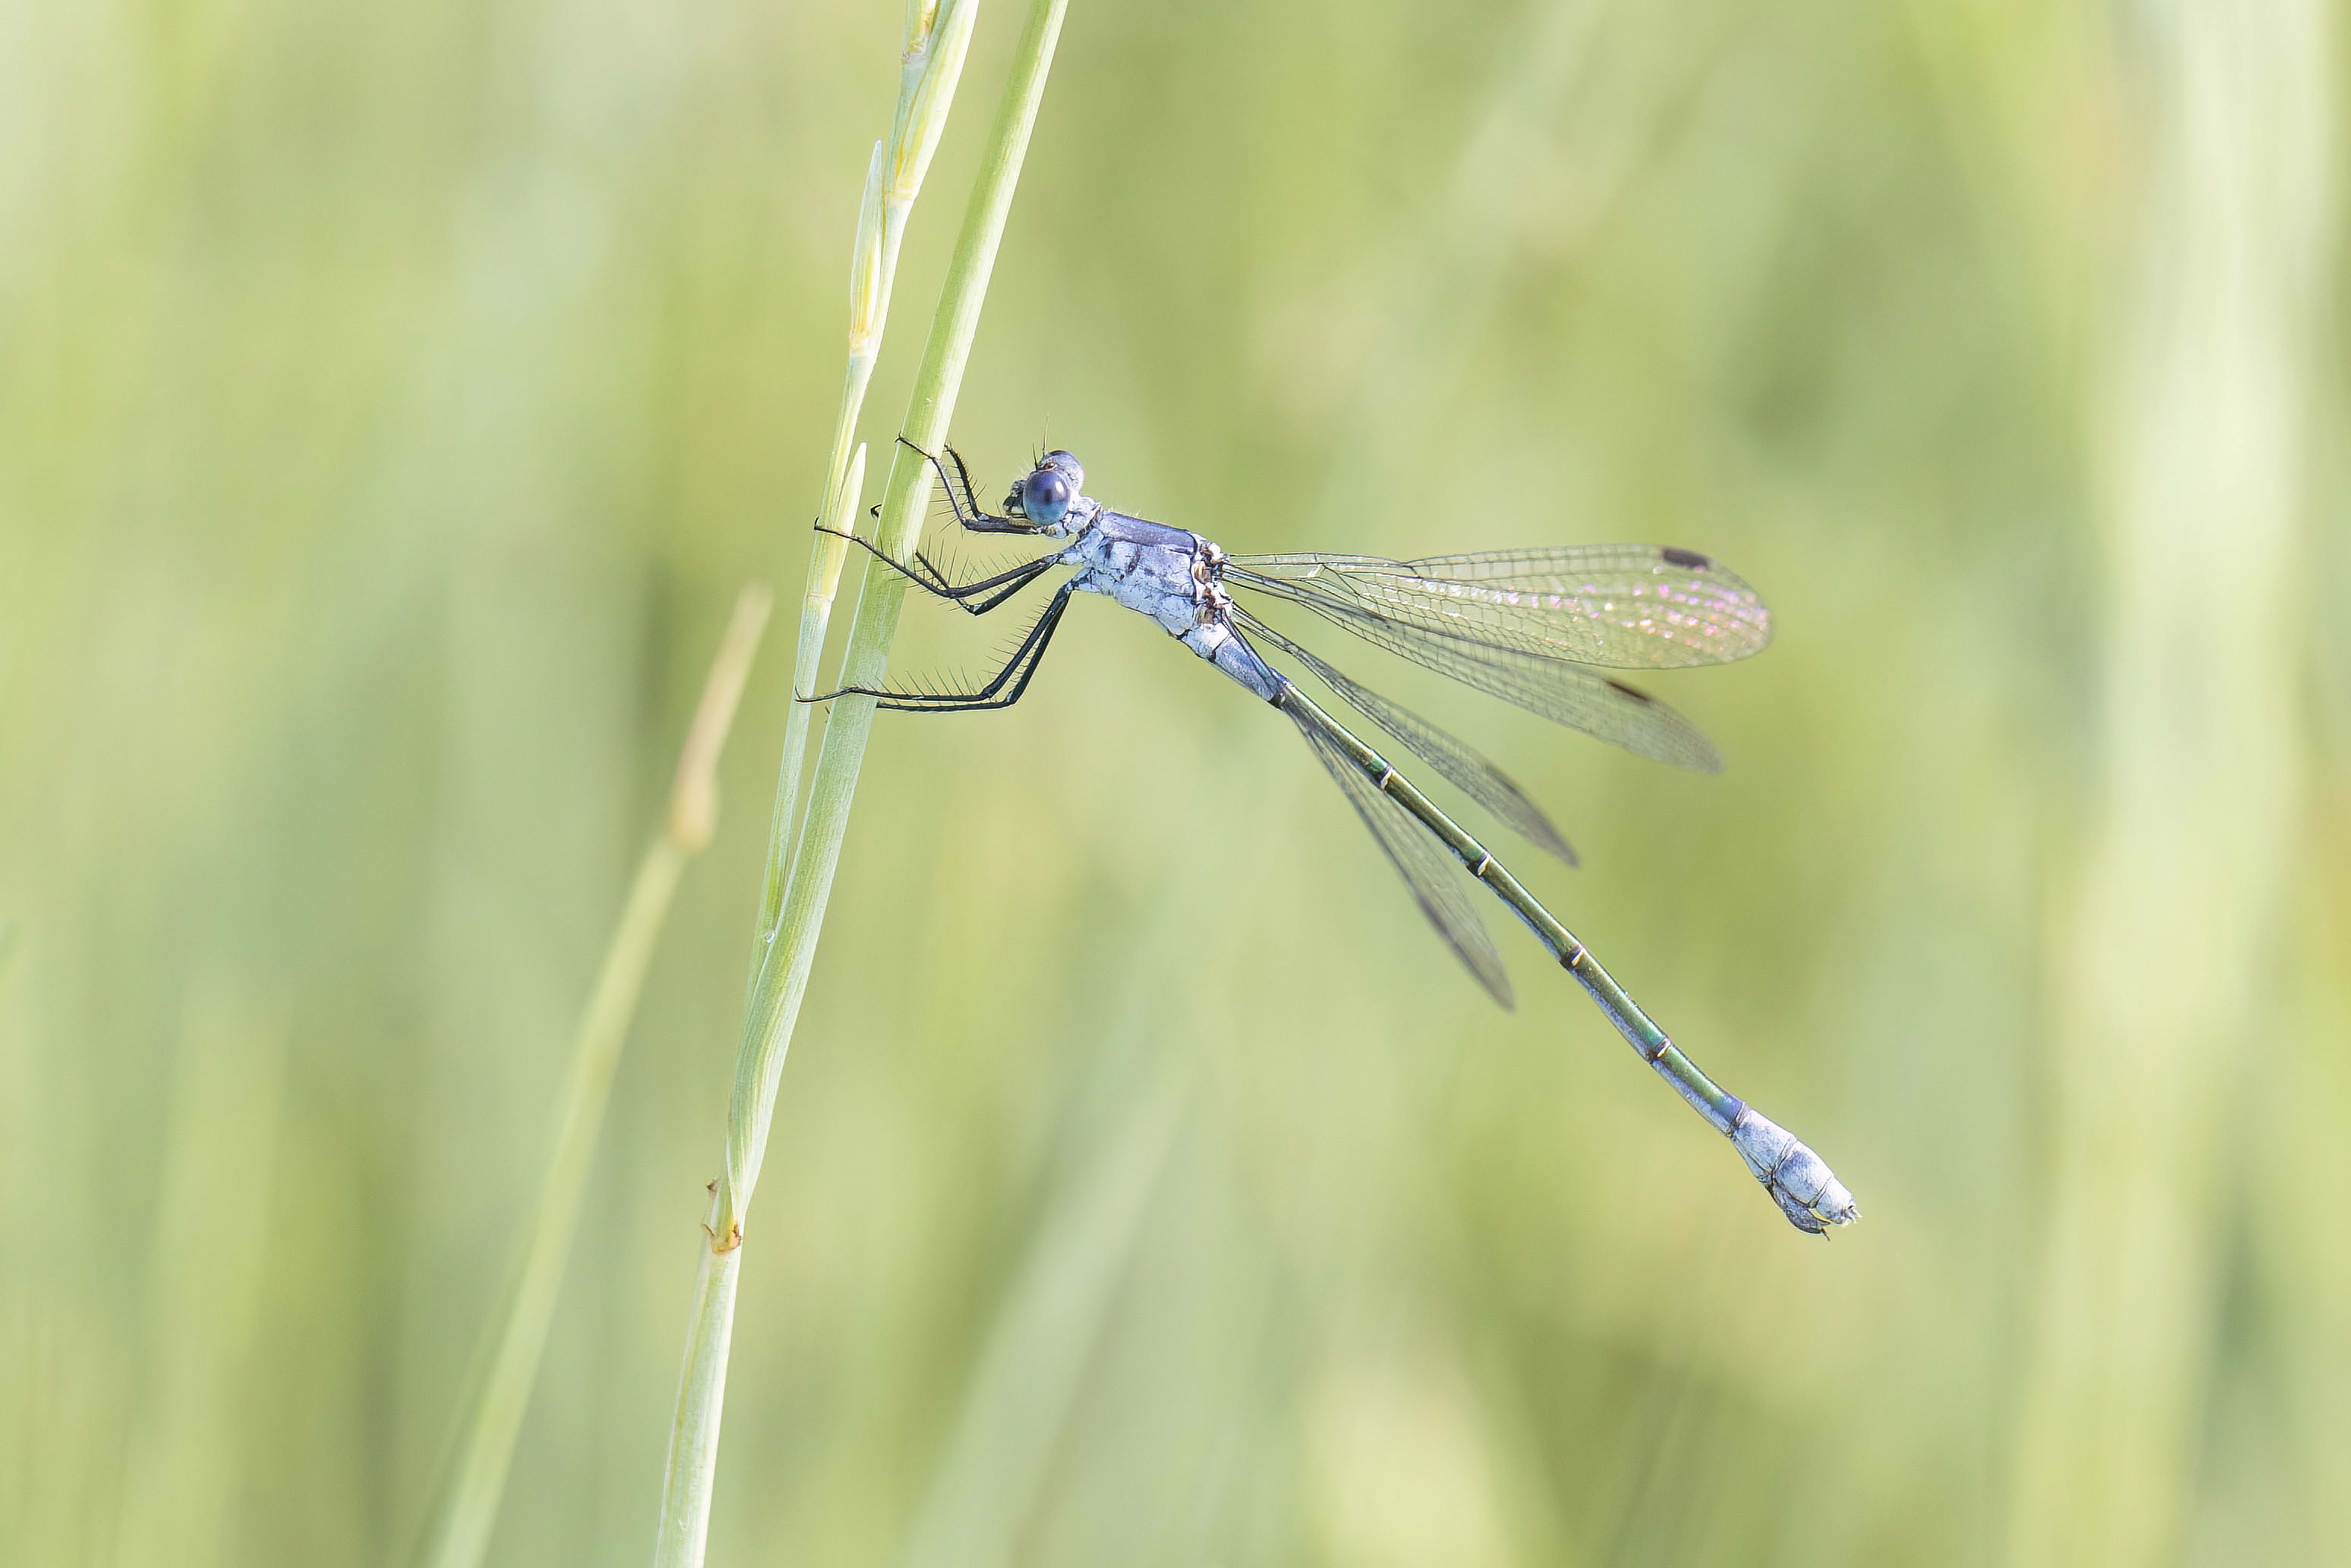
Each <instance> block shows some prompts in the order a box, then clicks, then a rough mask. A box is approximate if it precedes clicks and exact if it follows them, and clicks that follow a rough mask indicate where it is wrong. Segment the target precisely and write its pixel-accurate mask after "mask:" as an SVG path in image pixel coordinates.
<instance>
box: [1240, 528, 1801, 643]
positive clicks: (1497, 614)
mask: <svg viewBox="0 0 2351 1568" xmlns="http://www.w3.org/2000/svg"><path fill="white" fill-rule="evenodd" d="M1226 577H1227V579H1228V580H1233V579H1235V578H1236V577H1238V580H1241V581H1242V582H1244V583H1245V584H1246V585H1247V586H1249V587H1251V588H1256V589H1259V590H1261V591H1265V592H1269V593H1279V594H1280V595H1281V596H1282V597H1283V598H1286V599H1295V600H1297V601H1301V603H1328V604H1331V605H1333V606H1335V607H1340V608H1344V609H1350V610H1360V611H1364V612H1369V613H1372V614H1375V615H1379V616H1382V617H1384V619H1387V620H1390V621H1397V622H1403V623H1404V624H1405V625H1409V626H1416V627H1418V628H1420V629H1421V630H1423V631H1426V632H1438V633H1441V634H1443V635H1445V636H1449V637H1454V638H1458V639H1459V640H1461V641H1463V642H1468V643H1479V644H1481V645H1483V646H1486V647H1491V648H1505V649H1509V650H1511V651H1513V652H1516V653H1532V654H1535V655H1537V656H1538V657H1541V658H1550V659H1567V660H1572V661H1573V662H1574V663H1576V664H1599V665H1603V666H1605V667H1606V668H1609V669H1618V670H1666V669H1680V668H1685V667H1687V666H1689V665H1692V664H1728V663H1729V662H1730V661H1731V660H1734V659H1744V658H1746V657H1747V656H1748V655H1750V653H1758V652H1760V651H1761V649H1762V647H1763V645H1764V644H1765V643H1769V642H1770V641H1771V612H1770V611H1769V610H1767V609H1765V608H1764V606H1763V601H1762V600H1761V598H1759V597H1758V596H1757V595H1756V592H1755V591H1754V590H1753V589H1751V588H1750V587H1748V586H1747V584H1746V583H1744V582H1742V581H1741V580H1740V579H1739V578H1738V576H1737V575H1735V574H1734V573H1732V572H1730V571H1729V570H1726V569H1724V568H1723V567H1721V566H1719V565H1718V564H1716V563H1715V562H1714V561H1713V560H1711V559H1708V558H1707V557H1705V556H1702V555H1700V554H1698V552H1697V551H1695V550H1686V549H1674V548H1673V547H1671V546H1665V545H1569V546H1561V547H1557V548H1551V549H1509V550H1481V551H1478V552H1475V553H1473V554H1468V555H1432V556H1423V557H1422V558H1421V559H1418V560H1388V559H1384V558H1382V557H1379V556H1361V555H1313V554H1307V555H1257V556H1235V557H1233V558H1232V559H1231V560H1230V561H1229V562H1228V564H1227V567H1226Z"/></svg>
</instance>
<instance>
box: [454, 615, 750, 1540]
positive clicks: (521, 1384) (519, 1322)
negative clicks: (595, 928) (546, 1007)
mask: <svg viewBox="0 0 2351 1568" xmlns="http://www.w3.org/2000/svg"><path fill="white" fill-rule="evenodd" d="M773 603H774V600H773V596H772V595H770V594H769V593H768V590H767V589H765V588H764V587H760V586H758V585H757V584H754V585H752V586H750V587H747V588H746V589H744V590H743V591H742V593H741V594H740V596H738V597H737V599H736V601H735V613H734V616H733V618H732V619H730V620H729V621H728V622H727V625H726V636H725V638H724V639H723V640H722V641H721V642H720V643H719V647H718V655H717V657H716V659H714V660H713V661H712V662H711V665H710V674H709V675H708V677H707V678H706V679H705V681H704V683H703V687H702V699H701V701H700V703H699V704H697V705H696V706H695V715H694V723H693V725H692V726H691V727H689V728H688V729H687V731H686V737H685V745H684V748H683V751H682V753H681V755H680V756H679V758H678V763H677V772H676V773H675V775H674V777H673V778H672V779H671V783H670V793H669V804H668V808H667V810H665V811H664V815H663V820H662V830H661V831H660V833H659V834H658V835H656V836H655V838H654V839H653V842H652V843H651V844H650V845H648V846H647V847H646V850H645V853H644V858H643V860H642V861H641V862H638V865H637V876H636V881H635V883H634V884H633V885H632V887H631V888H630V890H629V898H628V903H627V904H626V905H624V906H623V908H622V915H621V921H620V925H619V926H618V927H617V928H616V929H615V930H614V931H613V933H612V942H611V946H610V947H609V948H608V949H606V951H605V954H604V963H603V967H602V968H601V969H600V970H599V971H598V972H597V976H596V986H595V989H594V990H593V991H592V992H591V993H590V999H589V1003H588V1010H587V1012H586V1013H585V1015H584V1016H583V1017H582V1018H581V1019H580V1032H579V1035H578V1036H577V1038H576V1039H575V1040H574V1041H573V1043H572V1048H571V1061H570V1064H569V1067H568V1068H567V1069H566V1070H565V1075H564V1082H563V1095H562V1100H561V1102H560V1108H559V1111H558V1113H557V1116H556V1125H555V1144H554V1148H553V1150H552V1152H551V1154H550V1155H549V1159H548V1166H547V1176H546V1179H545V1181H544V1183H543V1184H542V1185H541V1186H540V1188H539V1195H538V1207H537V1208H536V1209H534V1210H533V1211H532V1213H531V1216H530V1218H529V1228H528V1230H527V1231H526V1232H525V1236H524V1242H523V1262H522V1268H521V1270H520V1271H519V1273H518V1274H517V1278H516V1282H515V1288H514V1292H513V1295H512V1297H511V1298H510V1299H509V1301H508V1302H507V1317H506V1322H505V1325H504V1326H503V1328H502V1329H501V1330H500V1331H499V1333H498V1338H497V1348H496V1351H495V1352H494V1354H493V1355H492V1359H491V1361H490V1364H489V1369H488V1372H487V1374H486V1375H485V1377H484V1378H483V1380H482V1384H481V1387H480V1391H479V1393H478V1394H477V1395H476V1396H475V1403H474V1412H473V1417H472V1420H471V1423H470V1424H469V1426H468V1427H467V1430H466V1432H465V1438H464V1444H463V1448H461V1450H460V1455H459V1458H458V1462H457V1468H456V1470H455V1473H454V1475H453V1476H452V1478H451V1481H450V1485H449V1490H448V1492H447V1494H446V1496H445V1499H444V1504H443V1509H442V1513H441V1518H440V1521H439V1524H438V1526H437V1527H436V1529H435V1531H434V1536H433V1540H432V1542H431V1544H430V1546H429V1548H428V1551H427V1552H426V1555H425V1558H424V1561H425V1562H426V1563H429V1564H431V1565H432V1568H475V1565H476V1564H478V1563H480V1562H481V1561H482V1557H483V1554H484V1553H485V1552H487V1551H488V1549H489V1544H490V1532H491V1531H492V1529H493V1528H495V1526H496V1523H497V1516H498V1502H499V1499H500V1498H501V1497H502V1496H503V1495H504V1493H505V1490H506V1480H507V1469H508V1467H509V1466H510V1465H511V1463H512V1462H513V1459H514V1450H515V1443H516V1439H517V1437H519V1435H520V1434H521V1431H522V1421H523V1415H524V1413H525V1412H526V1411H527V1410H528V1408H529V1406H530V1390H531V1385H532V1384H533V1383H534V1382H535V1381H536V1380H537V1378H538V1364H539V1361H540V1358H541V1356H542V1354H544V1352H545V1351H546V1348H547V1334H548V1328H549V1324H550V1323H551V1322H553V1320H554V1317H555V1301H556V1294H557V1291H558V1290H559V1287H560V1286H561V1284H562V1282H563V1269H564V1263H565V1261H566V1260H567V1259H568V1258H569V1255H570V1251H571V1239H572V1236H573V1234H574V1233H575V1232H576V1231H577V1230H578V1228H579V1222H580V1200H581V1197H583V1195H584V1193H585V1191H586V1188H587V1184H588V1167H589V1162H590V1156H592V1155H594V1153H595V1151H596V1142H597V1135H598V1134H599V1132H600V1131H601V1128H602V1126H603V1123H604V1109H605V1106H606V1104H607V1103H608V1102H609V1101H610V1099H611V1092H612V1074H613V1071H614V1070H615V1069H616V1068H617V1067H618V1066H619V1063H620V1059H621V1047H622V1043H623V1042H624V1041H625V1040H626V1039H627V1037H628V1030H629V1020H630V1019H631V1018H632V1016H633V1015H634V1014H635V1012H636V1008H637V996H638V993H639V991H640V990H641V989H642V988H643V985H644V977H645V968H646V966H647V965H648V964H649V963H650V962H651V960H652V957H653V944H654V942H655V941H656V940H657V939H658V938H659V937H660V936H661V929H662V925H663V923H664V920H665V919H666V918H667V916H668V914H669V905H670V899H671V895H672V894H674V893H675V892H676V890H677V882H678V877H679V875H680V873H683V872H684V869H685V862H687V861H688V860H690V859H692V858H693V857H694V856H695V855H696V854H698V853H700V852H702V851H703V850H704V849H705V848H706V847H708V845H709V843H710V836H711V833H712V831H714V830H715V829H716V826H717V821H718V789H717V781H716V772H717V766H718V754H719V752H720V750H721V749H722V748H723V747H725V745H726V734H727V731H728V729H729V728H730V727H732V726H733V724H734V721H735V709H736V706H737V703H738V701H739V700H740V699H741V697H742V695H743V683H744V681H745V679H746V678H747V676H748V675H749V674H750V670H751V660H752V657H753V655H754V654H755V653H758V646H759V637H760V634H761V633H762V632H764V631H765V630H766V629H767V624H768V611H769V610H770V609H771V608H772V607H773Z"/></svg>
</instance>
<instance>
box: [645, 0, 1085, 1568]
mask: <svg viewBox="0 0 2351 1568" xmlns="http://www.w3.org/2000/svg"><path fill="white" fill-rule="evenodd" d="M1067 6H1068V0H1034V3H1033V4H1032V5H1031V6H1030V8H1029V19H1028V23H1027V25H1026V26H1025V28H1024V29H1023V31H1022V34H1021V37H1020V42H1019V46H1018V47H1017V49H1016V50H1015V53H1014V56H1013V63H1012V69H1011V76H1010V78H1009V79H1008V82H1007V83H1006V86H1005V92H1004V99H1003V103H1002V105H1001V107H1000V108H999V110H998V115H997V121H996V126H995V129H994V131H992V133H991V135H990V137H989V141H988V145H987V152H986V155H985V158H984V161H983V162H982V165H981V170H980V175H979V180H978V183H977V186H976V187H975V188H974V190H973V192H972V196H971V202H970V204H969V206H968V207H967V209H966V212H965V214H964V223H963V229H962V232H961V233H960V234H959V235H957V237H956V248H955V255H954V257H953V259H952V260H951V261H950V263H949V264H948V268H947V277H946V287H945V288H944V290H943V291H942V294H941V298H940V302H939V308H938V310H937V313H936V314H935V316H934V317H933V319H932V322H931V333H930V338H929V340H928V342H927V343H926V344H925V347H924V350H923V361H922V364H921V367H920V369H919V370H918V371H916V373H915V377H914V392H913V394H912V396H911V398H910V399H909V401H908V405H907V410H906V418H905V421H904V424H903V426H902V427H901V428H902V429H903V430H904V434H905V435H906V437H907V439H908V440H910V441H912V442H914V443H915V444H917V445H920V446H923V447H925V448H929V449H934V450H935V449H936V448H937V447H938V446H939V445H940V444H943V443H944V442H945V440H946V434H947V428H948V424H949V422H950V420H951V419H952V417H953V414H954V412H955V402H956V393H957V392H958V391H959V390H960V389H961V386H962V383H963V371H964V365H965V362H966V361H967V359H968V357H969V355H970V352H971V343H972V339H973V337H974V335H975V334H976V333H977V330H978V328H979V313H980V307H981V305H982V303H983V302H984V300H985V299H986V298H987V283H988V278H989V276H990V275H991V274H992V273H993V271H994V270H995V266H996V253H997V249H998V246H999V245H1000V244H1001V242H1002V240H1003V236H1004V225H1005V220H1006V218H1007V216H1008V214H1009V213H1010V211H1011V206H1012V196H1013V193H1014V190H1015V189H1016V187H1017V186H1018V184H1019V176H1020V166H1021V162H1022V161H1023V160H1024V159H1025V157H1026V156H1027V154H1028V151H1029V133H1030V131H1031V130H1032V129H1033V128H1034V126H1035V124H1036V120H1037V110H1038V106H1039V104H1040V102H1041V101H1042V99H1043V98H1044V92H1045V82H1046V78H1047V76H1048V74H1049V73H1050V70H1051V68H1052V62H1053V50H1054V47H1055V45H1056V44H1057V43H1058V42H1059V40H1060V37H1061V18H1062V15H1063V13H1064V12H1065V11H1066V9H1067ZM930 483H931V474H930V471H929V469H928V467H927V466H926V465H925V464H924V463H922V461H921V460H920V459H918V458H915V457H914V455H913V454H912V453H910V452H908V451H907V450H906V449H905V448H904V447H899V448H897V449H896V451H895V456H894V458H893V462H892V464H891V468H890V482H889V486H888V488H887V490H886V492H885V493H884V497H883V515H882V525H881V530H880V536H879V542H880V544H881V546H882V548H883V549H884V550H886V551H887V552H888V553H889V554H890V555H892V556H893V558H895V559H901V560H904V559H907V558H908V557H909V556H910V555H911V554H912V552H913V550H914V543H915V540H916V539H917V538H918V537H919V535H920V533H921V529H922V520H923V514H924V508H925V503H926V502H927V500H928V499H929V496H930ZM904 587H905V585H904V580H903V579H901V578H900V577H899V576H898V575H897V574H896V573H894V572H888V571H876V572H868V573H867V574H866V575H865V578H864V580H863V583H862V587H861V589H860V591H859V596H858V604H857V612H856V616H855V619H854V621H853V622H852V625H851V630H850V636H849V648H848V652H847V653H846V654H845V655H844V657H843V660H842V675H843V678H844V681H845V682H846V683H847V684H851V685H878V684H879V683H880V682H881V681H882V679H883V675H884V674H886V673H887V670H888V666H889V653H890V643H891V641H892V639H893V637H894V636H895V634H896V632H897V628H898V612H899V610H900V607H901V605H902V603H903V601H904ZM873 711H874V706H873V703H872V700H871V699H870V698H863V697H844V698H842V699H841V700H840V701H839V702H837V703H835V704H834V705H833V710H832V713H831V716H830V718H829V719H828V720H827V723H826V725H825V732H824V743H823V745H822V747H820V751H819V754H818V758H817V768H816V774H815V777H814V779H812V780H811V782H810V790H809V805H808V816H807V820H806V821H805V822H804V823H803V824H802V826H801V829H800V832H799V843H798V846H797V848H796V850H795V852H794V855H793V858H792V862H791V869H790V874H789V877H788V878H787V887H786V891H785V895H784V899H783V902H782V904H781V907H780V912H779V915H778V923H777V925H776V926H775V934H774V936H773V937H772V939H770V940H767V941H763V942H762V944H761V951H760V953H759V956H758V977H757V978H756V979H755V980H754V982H753V985H752V996H751V1002H750V1006H749V1008H748V1009H747V1016H746V1018H745V1027H744V1037H743V1048H742V1051H741V1054H740V1056H739V1057H738V1058H737V1066H736V1076H735V1092H734V1097H733V1100H732V1103H730V1105H729V1107H728V1111H727V1129H726V1166H725V1169H724V1170H723V1171H722V1173H721V1175H720V1176H719V1180H718V1184H717V1188H716V1192H715V1193H714V1194H713V1197H712V1203H711V1209H710V1218H709V1221H708V1229H709V1245H708V1247H707V1248H705V1256H704V1259H703V1260H702V1264H701V1272H700V1275H699V1279H698V1282H697V1285H696V1289H695V1304H694V1309H693V1314H692V1320H691V1321H692V1328H691V1330H690V1331H689V1333H688V1335H687V1342H686V1360H685V1365H684V1371H683V1374H682V1375H681V1377H680V1379H679V1389H678V1406H677V1416H676V1421H675V1424H674V1427H673V1428H672V1431H671V1435H670V1457H669V1466H668V1473H667V1475H666V1476H665V1478H664V1482H663V1488H662V1521H661V1530H660V1533H659V1536H658V1539H657V1541H656V1543H655V1547H654V1563H655V1564H656V1565H657V1568H698V1564H700V1563H701V1562H702V1555H703V1547H704V1542H705V1539H706V1536H707V1533H708V1530H709V1522H710V1496H711V1485H712V1478H713V1473H714V1471H715V1469H716V1463H717V1458H718V1428H719V1420H720V1416H721V1414H722V1411H723V1406H724V1400H725V1391H726V1360H727V1351H728V1348H729V1343H730V1341H731V1338H732V1329H733V1322H734V1312H735V1303H734V1298H735V1290H736V1283H737V1278H738V1275H739V1272H740V1263H739V1259H738V1256H737V1253H738V1249H739V1248H740V1247H741V1244H742V1239H743V1223H744V1217H745V1215H746V1213H747V1210H748V1208H749V1207H750V1199H751V1194H752V1191H753V1189H754V1187H755V1186H757V1184H758V1176H759V1166H760V1163H761V1161H762V1159H763V1157H764V1156H765V1155H766V1152H767V1143H768V1127H769V1124H770V1123H771V1122H772V1120H773V1118H774V1114H775V1100H776V1087H777V1083H778V1080H779V1078H780V1076H781V1074H782V1072H783V1067H784V1059H785V1055H786V1053H787V1052H788V1051H789V1049H790V1045H791V1035H792V1026H793V1024H794V1022H795V1021H796V1020H797V1019H798V1018H799V1006H800V1000H801V998H802V997H803V996H804V995H805V994H806V993H807V989H808V977H809V968H810V962H811V960H812V959H813V958H814V956H815V954H816V944H817V937H818V935H819V933H820V930H821V929H822V926H823V923H824V910H825V904H826V902H827V900H828V898H829V897H830V896H831V892H832V877H833V871H834V868H835V867H836V865H837V864H838V863H839V862H840V858H841V839H842V837H843V835H844V834H845V833H846V832H847V831H848V826H849V808H850V802H851V800H852V797H853V796H854V795H855V792H856V789H857V776H858V770H859V768H860V766H861V764H862V762H863V760H864V757H865V742H866V738H867V737H868V735H869V734H870V733H871V731H872V723H873ZM773 863H774V862H773V860H772V858H771V860H770V866H771V868H772V866H773Z"/></svg>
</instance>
